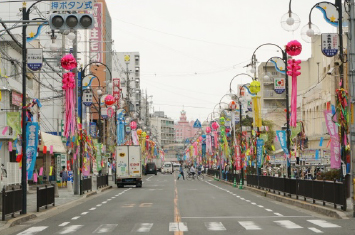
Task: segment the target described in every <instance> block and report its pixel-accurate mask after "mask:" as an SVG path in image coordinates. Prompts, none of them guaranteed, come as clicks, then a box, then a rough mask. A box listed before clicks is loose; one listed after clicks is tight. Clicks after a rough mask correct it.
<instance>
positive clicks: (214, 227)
mask: <svg viewBox="0 0 355 235" xmlns="http://www.w3.org/2000/svg"><path fill="white" fill-rule="evenodd" d="M205 226H206V228H207V230H209V231H225V230H226V228H225V227H224V226H223V224H222V223H221V222H205Z"/></svg>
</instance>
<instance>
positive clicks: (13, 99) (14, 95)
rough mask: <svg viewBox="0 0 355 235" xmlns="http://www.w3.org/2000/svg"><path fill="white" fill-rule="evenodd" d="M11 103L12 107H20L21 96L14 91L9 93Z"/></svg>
mask: <svg viewBox="0 0 355 235" xmlns="http://www.w3.org/2000/svg"><path fill="white" fill-rule="evenodd" d="M11 103H12V105H16V106H19V107H21V106H22V94H20V93H17V92H15V91H13V92H11Z"/></svg>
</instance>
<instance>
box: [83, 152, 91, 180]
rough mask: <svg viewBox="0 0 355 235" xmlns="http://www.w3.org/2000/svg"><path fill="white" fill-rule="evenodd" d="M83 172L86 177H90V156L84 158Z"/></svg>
mask: <svg viewBox="0 0 355 235" xmlns="http://www.w3.org/2000/svg"><path fill="white" fill-rule="evenodd" d="M82 172H83V175H84V176H89V175H90V157H89V155H88V154H86V156H84V157H83V168H82Z"/></svg>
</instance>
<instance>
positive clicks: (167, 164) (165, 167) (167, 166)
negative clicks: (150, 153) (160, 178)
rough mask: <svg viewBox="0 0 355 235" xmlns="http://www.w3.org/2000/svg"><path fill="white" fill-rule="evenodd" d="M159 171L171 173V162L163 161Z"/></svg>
mask: <svg viewBox="0 0 355 235" xmlns="http://www.w3.org/2000/svg"><path fill="white" fill-rule="evenodd" d="M161 173H163V174H164V173H170V174H172V173H173V164H172V163H171V162H165V163H164V165H163V166H162V168H161Z"/></svg>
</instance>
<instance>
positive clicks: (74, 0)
mask: <svg viewBox="0 0 355 235" xmlns="http://www.w3.org/2000/svg"><path fill="white" fill-rule="evenodd" d="M50 7H51V11H90V10H93V9H94V0H57V1H53V2H50Z"/></svg>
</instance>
